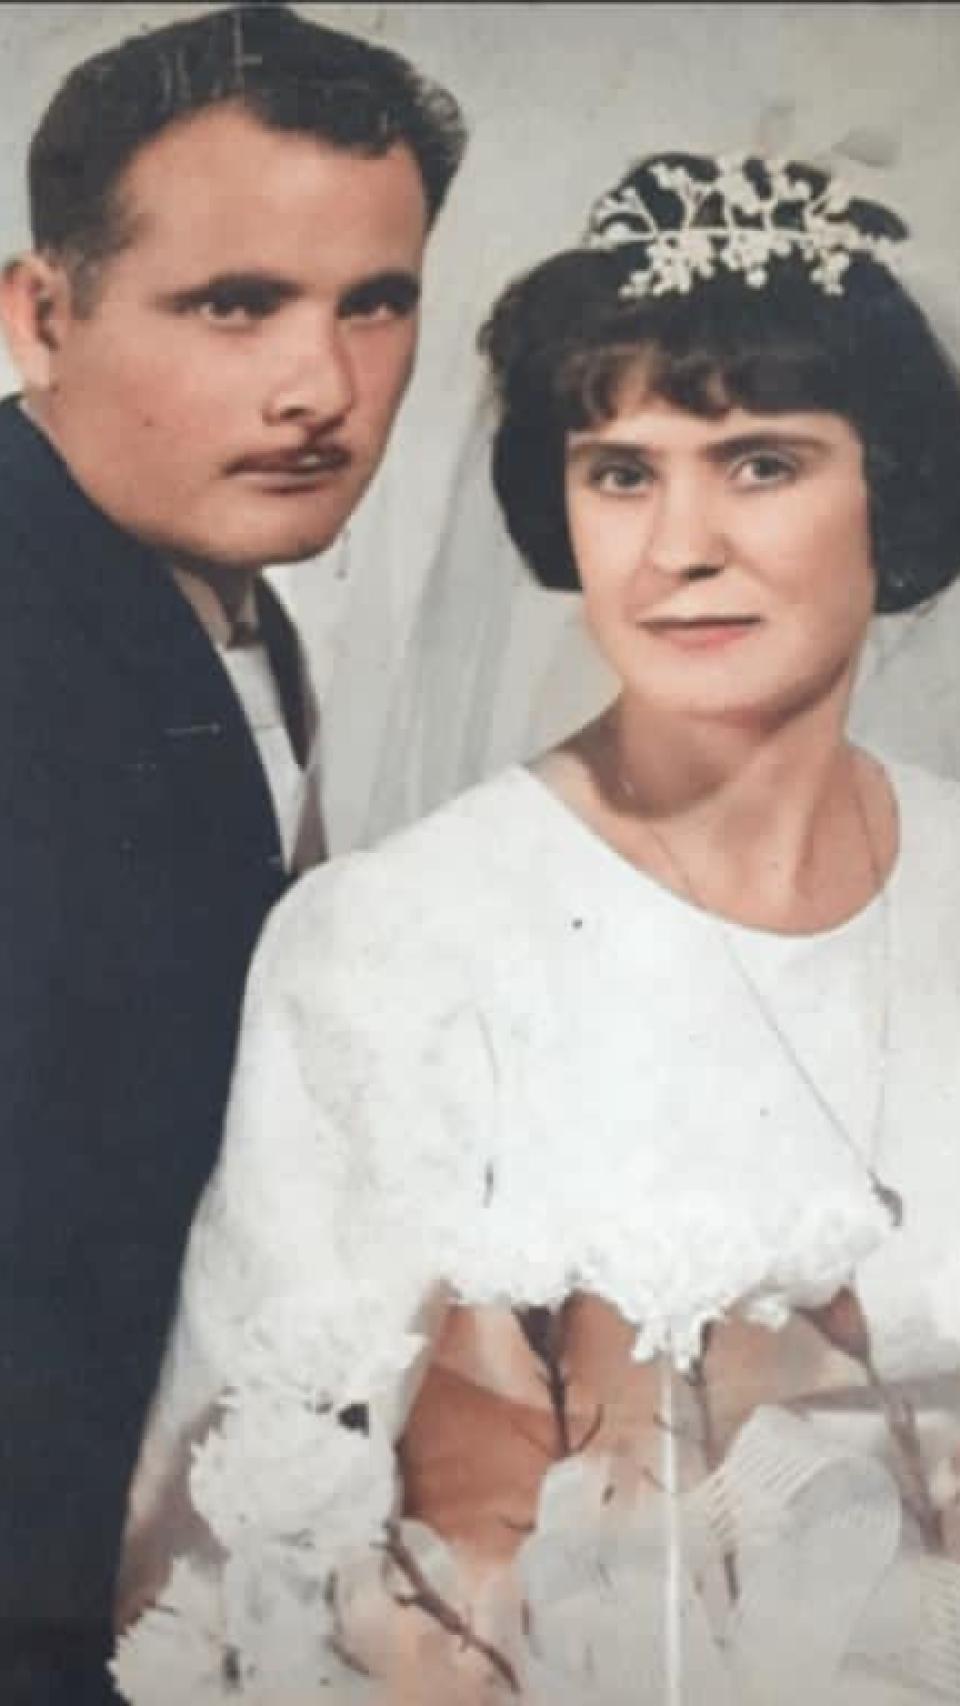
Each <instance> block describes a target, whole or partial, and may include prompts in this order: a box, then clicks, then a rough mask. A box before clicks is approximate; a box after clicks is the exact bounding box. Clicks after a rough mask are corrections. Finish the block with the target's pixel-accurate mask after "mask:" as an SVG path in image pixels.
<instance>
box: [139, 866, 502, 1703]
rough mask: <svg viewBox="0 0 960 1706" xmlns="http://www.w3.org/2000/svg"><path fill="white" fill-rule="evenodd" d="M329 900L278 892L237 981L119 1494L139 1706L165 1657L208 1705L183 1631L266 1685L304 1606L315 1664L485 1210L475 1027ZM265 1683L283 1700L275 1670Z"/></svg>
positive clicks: (428, 972)
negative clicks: (221, 1086)
mask: <svg viewBox="0 0 960 1706" xmlns="http://www.w3.org/2000/svg"><path fill="white" fill-rule="evenodd" d="M348 863H350V862H347V861H344V862H343V864H344V865H346V864H348ZM342 875H343V873H342V872H340V871H338V870H337V867H336V866H330V867H327V868H326V870H325V871H324V872H320V873H317V875H316V877H311V878H310V879H308V880H307V882H306V883H304V884H302V885H300V889H301V890H302V891H305V892H303V893H300V894H298V891H294V895H293V896H291V897H290V900H288V901H287V902H286V903H284V906H283V907H281V908H280V910H279V914H278V915H275V921H274V922H272V923H271V925H270V926H268V929H267V932H266V935H265V938H264V940H263V942H262V944H261V947H260V949H259V950H258V953H257V956H256V958H255V961H254V965H253V968H252V972H251V977H250V983H249V987H248V992H247V999H246V1003H245V1012H244V1020H243V1025H242V1029H241V1039H240V1045H239V1050H238V1057H237V1065H236V1072H235V1077H234V1084H233V1089H232V1093H231V1099H230V1106H229V1110H228V1117H227V1123H226V1128H225V1135H224V1142H223V1147H222V1151H221V1156H220V1159H219V1162H218V1165H217V1168H216V1171H215V1173H214V1175H213V1177H212V1178H211V1180H210V1183H209V1185H208V1187H207V1190H206V1192H205V1194H204V1196H203V1198H202V1200H201V1203H200V1206H199V1209H198V1212H197V1215H196V1218H195V1221H194V1225H193V1229H192V1233H191V1236H190V1240H189V1245H188V1250H187V1256H186V1260H185V1264H184V1269H183V1275H182V1282H181V1295H180V1303H179V1310H178V1315H177V1319H176V1321H175V1323H174V1327H173V1329H172V1332H171V1336H170V1341H169V1345H168V1350H167V1355H166V1359H165V1364H164V1369H163V1373H162V1376H161V1380H160V1384H159V1387H158V1390H157V1393H156V1396H155V1399H154V1403H153V1406H152V1410H151V1414H150V1417H149V1420H148V1424H147V1428H146V1432H145V1437H144V1441H143V1445H142V1450H141V1456H140V1462H139V1465H138V1469H137V1473H136V1475H135V1478H134V1483H133V1488H132V1492H131V1499H130V1511H129V1522H128V1534H127V1543H126V1548H125V1554H124V1560H123V1565H122V1568H121V1573H120V1586H119V1604H118V1621H119V1624H120V1626H121V1628H127V1627H128V1626H129V1628H128V1633H126V1634H125V1635H124V1637H123V1638H122V1640H121V1644H120V1648H119V1650H118V1656H117V1660H116V1664H115V1670H116V1675H117V1680H118V1682H119V1684H120V1686H121V1689H122V1690H123V1691H124V1692H125V1694H126V1697H127V1698H128V1699H129V1700H131V1701H133V1702H136V1703H137V1706H139V1703H140V1702H144V1706H150V1702H151V1701H152V1699H153V1695H152V1694H151V1692H150V1686H149V1685H148V1683H147V1681H146V1680H145V1679H146V1678H147V1675H148V1673H151V1674H152V1675H157V1674H158V1673H159V1674H163V1675H165V1677H166V1683H165V1686H166V1687H167V1688H168V1689H169V1686H170V1672H169V1661H170V1658H171V1654H173V1655H174V1657H175V1659H176V1663H177V1664H179V1665H180V1667H181V1673H180V1675H179V1681H178V1686H179V1688H180V1693H178V1694H177V1696H176V1697H177V1698H178V1699H181V1698H182V1699H184V1700H190V1699H192V1698H196V1699H197V1700H201V1699H204V1700H205V1699H209V1700H215V1699H219V1698H220V1694H219V1693H218V1692H211V1693H209V1694H206V1695H204V1694H202V1693H198V1692H197V1688H198V1687H199V1684H198V1683H197V1680H196V1677H194V1675H193V1673H192V1672H191V1673H190V1675H187V1674H184V1673H183V1669H182V1667H183V1664H184V1663H185V1662H186V1661H185V1660H184V1657H183V1655H184V1651H185V1650H186V1648H188V1647H189V1648H190V1650H191V1651H192V1650H193V1647H196V1644H197V1640H196V1639H193V1638H192V1639H193V1647H191V1646H190V1643H185V1642H184V1640H183V1629H184V1625H185V1624H187V1625H189V1626H190V1628H191V1629H192V1630H193V1634H194V1637H197V1630H198V1629H203V1630H205V1631H206V1633H205V1635H204V1637H203V1640H202V1641H201V1642H200V1645H201V1647H203V1646H204V1643H205V1647H204V1650H205V1651H206V1661H205V1662H207V1663H208V1668H209V1665H210V1664H211V1663H213V1664H214V1669H216V1668H217V1663H221V1664H222V1657H223V1655H224V1654H234V1653H240V1654H241V1655H243V1662H248V1663H250V1664H251V1665H253V1666H254V1667H255V1671H256V1675H257V1677H258V1679H263V1678H266V1677H268V1676H274V1672H275V1668H276V1665H277V1664H280V1663H281V1661H282V1664H283V1665H287V1664H288V1660H289V1652H290V1642H289V1639H288V1638H287V1637H285V1638H284V1640H283V1641H281V1638H280V1635H279V1633H278V1631H280V1630H281V1629H283V1628H285V1627H286V1623H285V1619H286V1618H287V1617H288V1615H290V1614H291V1607H292V1606H293V1605H294V1604H295V1603H302V1602H303V1601H305V1600H309V1601H310V1602H311V1603H312V1604H313V1605H314V1612H313V1613H312V1614H311V1625H315V1626H316V1629H315V1631H314V1630H313V1628H312V1629H311V1634H310V1637H309V1639H308V1640H305V1641H304V1642H303V1643H301V1657H302V1656H303V1653H305V1651H306V1649H307V1647H309V1648H310V1649H311V1650H312V1651H313V1652H314V1656H313V1662H314V1663H320V1662H326V1661H325V1660H324V1661H321V1659H320V1658H319V1657H318V1655H317V1652H316V1651H315V1650H314V1649H315V1648H316V1640H315V1638H314V1634H315V1633H316V1635H317V1636H319V1634H320V1633H321V1629H320V1626H321V1624H322V1621H323V1619H322V1618H321V1617H320V1615H319V1612H317V1610H316V1603H317V1596H318V1594H319V1593H320V1591H321V1588H322V1584H323V1583H324V1582H325V1581H326V1579H327V1578H328V1577H329V1572H330V1569H331V1567H332V1565H333V1564H334V1563H335V1562H336V1561H337V1560H338V1559H339V1558H340V1557H342V1556H344V1555H347V1554H349V1553H350V1552H351V1550H356V1549H359V1548H364V1547H366V1548H369V1546H370V1545H371V1544H373V1543H375V1541H376V1538H377V1537H378V1535H381V1534H382V1532H383V1525H384V1523H385V1522H387V1521H388V1520H389V1519H390V1517H391V1515H392V1513H393V1509H394V1504H395V1487H396V1476H395V1459H394V1451H393V1442H394V1440H395V1438H396V1437H397V1435H398V1433H399V1431H400V1429H401V1427H402V1425H403V1421H404V1418H405V1415H406V1412H407V1409H408V1406H409V1403H410V1402H411V1400H412V1397H413V1393H414V1391H415V1388H416V1384H417V1381H418V1378H419V1374H420V1371H421V1369H422V1367H423V1364H424V1360H425V1353H426V1351H427V1348H428V1346H429V1343H430V1341H431V1338H432V1336H433V1334H434V1332H435V1330H436V1327H437V1325H438V1323H439V1321H440V1319H441V1318H442V1316H443V1313H444V1310H445V1307H446V1291H445V1284H444V1270H445V1259H444V1248H445V1243H446V1241H447V1240H448V1238H449V1236H450V1235H451V1232H452V1230H453V1228H454V1227H455V1226H456V1225H457V1224H462V1223H463V1220H464V1218H465V1217H468V1216H469V1214H470V1209H471V1204H472V1203H474V1202H475V1201H479V1200H480V1197H481V1195H482V1192H483V1189H484V1165H483V1153H482V1151H483V1144H482V1143H478V1142H477V1140H476V1137H475V1133H476V1132H477V1131H478V1130H479V1129H480V1127H479V1126H478V1122H477V1116H478V1113H479V1114H480V1116H481V1119H480V1124H481V1125H482V1120H483V1112H482V1110H483V1107H484V1102H485V1096H486V1095H487V1093H488V1092H487V1090H486V1080H487V1076H488V1066H487V1061H486V1059H485V1050H484V1043H483V1038H482V1036H481V1035H480V1031H479V1030H478V1026H477V1022H476V1018H475V1015H474V1012H473V1008H472V1003H471V1002H470V1000H469V999H468V998H467V997H466V996H465V994H464V991H463V989H462V987H458V983H457V979H456V976H455V975H453V973H452V972H451V969H450V968H449V967H448V966H443V965H441V964H432V965H428V964H427V961H426V959H425V957H424V954H423V952H422V951H419V950H418V949H417V947H416V944H412V943H411V941H410V939H409V936H408V937H406V939H405V936H404V932H403V931H402V930H401V929H399V928H398V921H397V918H396V916H392V917H389V916H387V917H384V918H383V919H382V920H378V918H377V916H376V907H375V906H371V904H370V901H371V897H370V896H369V895H367V896H364V895H362V894H361V895H357V894H356V893H355V892H354V890H355V888H356V886H357V885H356V884H355V883H353V882H352V881H351V880H350V875H349V872H348V873H347V880H346V881H342V880H341V878H342ZM361 899H363V900H364V901H365V905H364V906H363V908H362V910H361V912H360V913H359V914H358V912H357V903H358V901H359V900H361ZM391 911H392V909H390V908H388V909H387V912H388V913H390V912H391ZM345 916H346V919H347V922H346V923H344V917H345ZM358 916H359V917H361V918H362V924H361V925H360V926H359V927H358V925H357V923H356V920H357V917H358ZM351 917H352V918H353V920H354V922H353V923H350V921H349V920H350V919H351ZM291 1596H292V1598H291ZM268 1603H269V1604H270V1605H271V1606H272V1607H273V1610H274V1611H275V1612H276V1617H275V1619H274V1620H273V1624H272V1625H271V1619H270V1617H267V1616H266V1615H265V1613H264V1610H263V1608H264V1606H265V1605H267V1604H268ZM254 1605H256V1606H257V1607H258V1610H257V1611H256V1614H254V1611H253V1609H252V1607H253V1606H254ZM145 1607H148V1608H151V1607H152V1608H153V1609H147V1610H144V1608H145ZM158 1619H159V1620H158ZM178 1622H179V1627H180V1635H181V1640H180V1643H179V1646H177V1645H176V1643H174V1642H173V1641H172V1638H171V1633H170V1632H171V1630H172V1629H173V1628H175V1627H176V1626H177V1623H178ZM288 1635H289V1631H288ZM198 1638H199V1637H197V1639H198ZM274 1638H276V1651H273V1650H272V1649H271V1641H273V1640H274ZM157 1641H160V1642H161V1644H162V1645H164V1654H165V1657H164V1660H163V1663H162V1664H161V1662H160V1658H159V1657H158V1654H157V1652H156V1650H155V1649H156V1644H157ZM284 1645H285V1646H286V1649H287V1654H286V1658H284V1657H283V1653H282V1651H281V1649H282V1648H283V1646H284ZM167 1647H169V1652H168V1651H167ZM216 1653H219V1654H220V1655H221V1658H220V1660H219V1661H216V1662H215V1655H216ZM199 1662H200V1661H199V1659H198V1660H197V1663H198V1664H199ZM314 1674H316V1672H314ZM221 1680H223V1679H222V1678H221ZM275 1680H276V1682H277V1683H278V1684H279V1683H280V1682H282V1683H283V1686H284V1687H288V1686H290V1684H291V1679H290V1677H289V1675H288V1674H287V1670H286V1669H283V1670H282V1675H281V1673H280V1672H277V1673H276V1676H275ZM227 1681H229V1679H227ZM224 1686H225V1687H226V1682H225V1683H224ZM211 1687H212V1684H211ZM191 1689H192V1690H193V1692H192V1693H191ZM170 1697H171V1695H170V1694H169V1693H167V1694H166V1695H165V1696H164V1698H165V1699H169V1698H170Z"/></svg>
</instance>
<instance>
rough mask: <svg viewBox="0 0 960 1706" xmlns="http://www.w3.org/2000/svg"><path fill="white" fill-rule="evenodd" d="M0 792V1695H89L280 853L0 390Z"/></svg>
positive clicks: (116, 574)
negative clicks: (131, 1480) (133, 1475)
mask: <svg viewBox="0 0 960 1706" xmlns="http://www.w3.org/2000/svg"><path fill="white" fill-rule="evenodd" d="M262 608H263V619H264V623H265V628H266V630H267V634H266V637H267V641H268V646H272V648H273V652H274V656H275V658H276V657H277V655H278V653H279V654H283V653H284V652H285V653H286V654H287V661H288V662H289V657H290V653H291V647H295V644H296V642H295V639H294V636H293V634H292V630H290V628H289V624H288V622H287V619H286V618H285V617H283V616H282V615H281V613H280V609H279V606H278V605H277V604H276V601H271V600H270V599H269V598H264V599H263V600H262ZM281 661H282V659H281ZM284 678H285V680H286V682H287V685H288V690H290V691H292V689H290V682H291V679H292V675H291V672H290V670H289V669H288V670H287V671H286V674H285V677H284ZM289 708H290V710H291V714H292V716H293V718H294V722H296V718H297V715H298V708H297V706H296V705H292V706H291V707H289ZM0 814H2V817H0V824H2V827H0V1700H2V1702H3V1706H19V1703H20V1702H21V1701H23V1702H24V1703H26V1702H30V1706H34V1703H35V1702H36V1703H37V1706H39V1703H40V1702H41V1701H42V1702H43V1703H44V1706H47V1703H48V1702H49V1703H52V1702H54V1701H56V1702H57V1706H60V1702H61V1701H62V1702H63V1703H64V1706H66V1702H69V1706H81V1703H83V1706H86V1702H87V1701H90V1702H93V1701H98V1702H99V1700H100V1699H101V1697H103V1698H109V1697H110V1696H109V1693H108V1691H107V1689H106V1684H105V1681H104V1680H103V1673H102V1668H101V1666H102V1658H103V1654H104V1653H105V1651H106V1649H107V1645H108V1634H107V1630H108V1624H109V1616H110V1601H111V1592H112V1582H113V1575H114V1570H115V1565H116V1558H117V1551H118V1546H119V1541H120V1536H121V1528H122V1523H123V1515H124V1495H125V1491H126V1487H127V1481H128V1477H129V1475H130V1472H131V1469H132V1466H133V1462H134V1458H135V1453H136V1449H137V1444H138V1436H139V1432H140V1428H141V1424H142V1421H143V1417H144V1410H145V1407H146V1405H147V1402H148V1399H149V1396H150V1392H151V1388H152V1385H153V1382H154V1380H155V1377H156V1374H157V1371H158V1363H159V1359H160V1356H161V1353H162V1349H163V1342H164V1335H165V1328H166V1325H167V1322H168V1318H169V1315H170V1312H171V1310H172V1307H173V1304H174V1300H175V1284H176V1278H177V1270H178V1264H179V1261H180V1257H181V1254H182V1248H183V1244H184V1239H185V1235H186V1232H187V1229H188V1224H189V1220H190V1215H191V1211H192V1209H193V1207H194V1204H195V1201H196V1198H197V1195H198V1193H199V1191H200V1189H201V1187H202V1185H203V1183H204V1180H205V1179H206V1177H207V1174H208V1172H209V1170H210V1167H211V1164H212V1162H213V1160H214V1156H215V1152H216V1149H217V1144H218V1137H219V1132H220V1124H221V1117H222V1113H223V1108H224V1102H225V1098H226V1093H227V1087H228V1079H229V1073H230V1066H231V1058H232V1051H233V1046H234V1038H235V1031H236V1025H237V1019H238V1009H239V1004H240V999H241V994H242V986H243V981H244V975H245V971H246V967H247V964H248V960H249V957H250V954H251V951H252V947H253V944H254V940H255V937H256V935H257V932H258V929H259V926H260V924H261V922H262V920H263V918H264V915H265V913H266V912H267V910H268V908H269V907H270V906H271V904H272V903H273V902H274V901H276V900H277V899H278V897H279V895H280V893H281V891H282V889H283V887H284V882H285V879H284V874H283V861H282V854H281V849H280V843H279V839H278V832H277V825H276V820H275V817H274V812H273V808H272V805H271V800H270V795H269V791H268V787H267V784H266V780H265V777H264V774H263V771H262V768H261V765H260V761H259V758H258V756H257V752H256V748H255V746H254V744H253V741H252V738H251V736H250V734H249V732H248V728H247V724H246V722H245V719H244V716H243V713H242V710H241V708H240V705H239V703H238V701H237V699H236V697H235V694H234V692H233V689H232V687H231V686H230V683H229V681H228V679H227V676H226V673H225V672H224V670H223V668H222V667H221V665H220V663H219V661H218V659H217V657H216V654H215V652H214V650H213V648H212V646H211V645H210V643H209V641H208V639H207V637H206V635H205V633H204V631H203V630H202V628H201V626H200V624H199V623H198V621H197V620H196V618H195V616H194V614H193V612H192V611H191V609H190V607H189V606H188V604H187V603H186V601H185V600H184V599H183V598H182V596H181V594H180V593H179V592H178V590H177V589H176V587H175V586H174V585H173V583H172V582H171V580H170V578H169V576H168V575H167V573H166V572H165V570H164V569H163V567H162V565H161V564H160V562H159V561H158V559H157V557H156V556H155V555H154V553H153V552H152V551H150V550H149V549H147V548H146V547H144V546H142V545H140V544H138V543H137V542H136V541H134V540H133V539H131V538H130V537H129V536H128V535H126V534H124V533H122V532H121V531H119V530H118V529H117V528H116V527H114V526H113V525H112V524H111V523H110V522H109V521H108V520H107V519H106V518H105V517H104V516H103V514H102V513H100V512H99V511H98V510H97V509H95V508H94V507H93V506H92V505H91V504H90V502H89V501H88V500H87V499H86V497H85V496H84V495H83V493H82V492H81V491H80V490H79V489H78V487H77V486H76V485H75V484H74V482H73V481H72V479H71V478H70V477H69V475H68V474H67V472H66V469H65V468H64V466H63V464H62V463H61V461H60V460H59V458H58V457H57V456H56V455H55V453H54V452H53V451H52V449H51V448H50V447H49V445H48V444H47V442H46V440H45V439H44V438H43V437H42V435H41V434H39V433H38V432H37V431H36V429H35V428H34V427H32V426H31V424H30V422H29V421H28V420H27V419H26V417H25V416H24V415H23V414H22V412H21V411H20V409H19V407H18V406H17V404H16V402H14V401H12V400H8V401H7V402H4V403H3V404H0Z"/></svg>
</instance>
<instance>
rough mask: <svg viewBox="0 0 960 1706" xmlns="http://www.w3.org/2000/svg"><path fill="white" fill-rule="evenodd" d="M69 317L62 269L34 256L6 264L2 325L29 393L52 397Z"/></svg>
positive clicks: (0, 291) (0, 298)
mask: <svg viewBox="0 0 960 1706" xmlns="http://www.w3.org/2000/svg"><path fill="white" fill-rule="evenodd" d="M69 311H70V282H69V279H68V278H67V276H66V274H65V272H64V270H63V268H62V267H59V266H55V265H54V263H53V262H52V261H49V260H47V258H46V256H44V255H39V254H35V253H30V254H27V255H21V256H18V257H17V258H16V259H15V260H12V261H8V262H7V265H6V266H5V267H4V269H3V272H2V274H0V322H2V324H3V332H4V336H5V338H6V341H7V345H8V348H9V350H10V354H11V355H12V357H13V360H14V363H15V365H16V367H17V369H18V371H19V373H20V376H21V378H22V380H23V384H24V389H25V391H27V392H33V393H36V392H38V391H39V392H45V391H51V390H52V389H53V388H54V386H55V383H56V369H57V359H56V358H57V351H58V349H59V348H60V341H61V338H62V336H63V332H64V330H65V326H66V320H67V318H68V316H69Z"/></svg>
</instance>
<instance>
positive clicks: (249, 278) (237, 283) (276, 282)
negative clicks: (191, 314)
mask: <svg viewBox="0 0 960 1706" xmlns="http://www.w3.org/2000/svg"><path fill="white" fill-rule="evenodd" d="M300 293H301V292H300V286H299V285H297V284H294V283H293V281H292V280H291V279H289V278H283V277H281V276H280V274H278V273H270V272H254V271H250V272H222V273H211V275H210V276H209V278H205V279H202V280H201V281H200V282H199V283H198V284H191V285H187V286H185V287H184V288H183V289H181V290H167V291H161V292H160V293H158V295H157V296H156V298H155V300H156V302H157V305H158V306H159V307H161V308H174V309H177V308H180V309H183V308H198V307H199V306H200V304H201V303H203V302H208V301H209V300H210V297H211V296H236V297H237V298H239V299H241V300H243V299H247V300H248V301H256V302H261V303H271V304H276V305H279V304H280V303H281V302H290V301H292V300H293V299H294V297H296V296H299V295H300Z"/></svg>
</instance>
